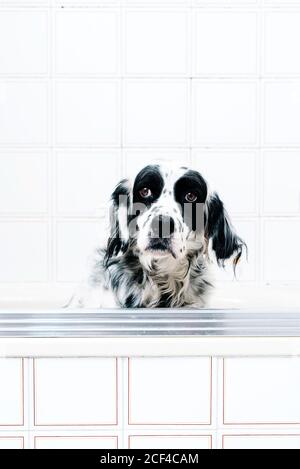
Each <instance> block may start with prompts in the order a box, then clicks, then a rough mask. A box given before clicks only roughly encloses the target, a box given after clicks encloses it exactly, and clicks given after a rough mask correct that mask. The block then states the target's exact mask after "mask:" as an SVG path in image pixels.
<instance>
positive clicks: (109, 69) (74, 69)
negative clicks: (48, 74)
mask: <svg viewBox="0 0 300 469" xmlns="http://www.w3.org/2000/svg"><path fill="white" fill-rule="evenodd" d="M118 21H119V19H118V14H117V12H116V11H112V10H94V9H86V10H73V9H66V10H59V11H57V13H56V25H55V28H56V29H55V31H56V36H55V40H56V72H57V73H60V74H67V75H69V74H79V75H87V74H107V75H109V74H114V73H116V72H117V69H118V43H119V39H118Z"/></svg>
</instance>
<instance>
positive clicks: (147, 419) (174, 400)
mask: <svg viewBox="0 0 300 469" xmlns="http://www.w3.org/2000/svg"><path fill="white" fill-rule="evenodd" d="M128 374H129V378H128V379H129V402H128V405H129V415H128V423H129V424H130V425H210V422H211V360H210V358H199V357H183V358H180V357H176V358H173V357H164V358H162V357H160V358H132V359H130V360H129V372H128Z"/></svg>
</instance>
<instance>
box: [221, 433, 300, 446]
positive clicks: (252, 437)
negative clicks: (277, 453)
mask: <svg viewBox="0 0 300 469" xmlns="http://www.w3.org/2000/svg"><path fill="white" fill-rule="evenodd" d="M223 448H224V449H300V435H284V434H277V435H276V434H273V435H272V434H271V435H270V434H260V435H257V434H251V433H250V434H247V435H223Z"/></svg>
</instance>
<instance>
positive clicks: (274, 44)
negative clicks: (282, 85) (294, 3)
mask: <svg viewBox="0 0 300 469" xmlns="http://www.w3.org/2000/svg"><path fill="white" fill-rule="evenodd" d="M299 24H300V12H296V11H292V12H287V11H280V10H279V11H272V12H267V13H266V14H265V71H266V73H269V74H274V75H277V74H280V75H289V74H292V73H295V74H299V73H300V63H299V60H297V57H298V54H299V51H298V44H299V42H300V28H299Z"/></svg>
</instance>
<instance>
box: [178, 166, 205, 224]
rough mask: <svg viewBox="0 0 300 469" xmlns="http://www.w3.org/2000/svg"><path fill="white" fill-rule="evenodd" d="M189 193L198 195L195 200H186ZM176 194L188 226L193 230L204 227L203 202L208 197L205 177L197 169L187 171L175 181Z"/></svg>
mask: <svg viewBox="0 0 300 469" xmlns="http://www.w3.org/2000/svg"><path fill="white" fill-rule="evenodd" d="M189 193H190V194H195V196H197V198H196V200H195V201H194V202H188V201H187V200H186V195H187V194H189ZM174 195H175V200H176V202H177V203H178V204H179V206H180V207H181V210H182V215H183V217H184V221H185V223H186V224H187V225H188V227H189V228H190V229H191V230H193V231H196V230H198V229H200V227H203V222H204V219H203V216H204V214H203V204H204V203H205V201H206V197H207V184H206V182H205V180H204V179H203V177H202V176H201V175H200V174H199V173H198V172H197V171H192V170H189V171H187V172H186V173H185V174H184V175H183V176H182V177H181V178H180V179H178V181H177V182H176V183H175V186H174Z"/></svg>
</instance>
